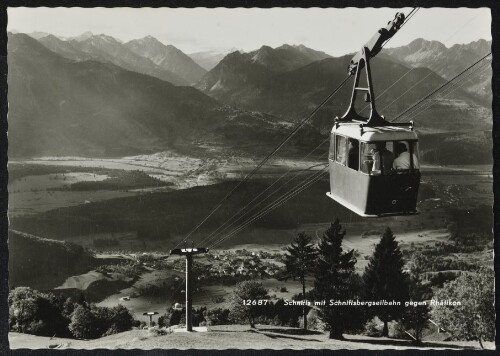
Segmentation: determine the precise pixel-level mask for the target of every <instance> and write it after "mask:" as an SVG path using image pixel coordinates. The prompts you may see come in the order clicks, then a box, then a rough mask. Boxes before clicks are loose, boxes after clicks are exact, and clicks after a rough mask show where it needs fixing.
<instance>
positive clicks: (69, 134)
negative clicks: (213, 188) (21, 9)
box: [7, 34, 281, 157]
mask: <svg viewBox="0 0 500 356" xmlns="http://www.w3.org/2000/svg"><path fill="white" fill-rule="evenodd" d="M8 53H9V55H8V65H9V72H8V79H7V80H8V86H9V92H8V100H9V118H8V119H9V154H10V156H11V157H16V156H18V157H19V156H21V157H30V156H33V155H37V156H40V155H68V154H69V155H80V156H81V155H84V156H106V155H107V156H109V155H120V154H121V155H127V154H134V153H141V152H143V153H151V152H158V151H161V150H165V149H168V148H172V147H174V146H175V145H177V144H182V143H185V142H190V140H200V139H203V140H205V141H207V140H208V141H209V140H213V141H226V142H232V141H234V138H233V136H234V135H228V132H227V130H234V131H237V130H239V129H240V126H241V127H247V126H248V124H249V122H251V123H254V125H256V126H258V127H257V128H256V129H255V132H256V133H257V136H258V138H259V139H262V140H266V137H267V138H268V137H269V135H271V136H275V135H276V132H281V131H280V130H279V125H278V124H276V123H275V121H277V120H275V119H273V118H272V117H270V116H269V115H265V114H261V113H247V112H244V111H241V110H236V109H232V108H228V107H224V106H222V105H221V104H219V103H218V102H217V101H216V100H215V99H213V98H211V97H209V96H207V95H205V94H203V93H202V92H200V91H198V90H196V89H195V88H193V87H189V86H175V85H173V84H171V83H169V82H166V81H163V80H160V79H158V78H155V77H152V76H148V75H144V74H140V73H137V72H133V71H128V70H125V69H123V68H122V67H119V66H117V65H114V64H110V63H103V62H99V61H94V60H85V61H75V60H71V59H68V58H64V57H62V56H60V55H58V54H57V53H54V52H52V51H51V50H49V49H48V48H46V47H45V46H43V45H42V44H41V43H40V42H38V41H36V40H35V39H33V38H31V37H29V36H27V35H25V34H10V35H9V41H8ZM252 136H253V135H247V137H249V138H248V139H250V137H252ZM225 137H228V138H227V139H226V138H225ZM243 140H245V138H243ZM264 143H265V142H264Z"/></svg>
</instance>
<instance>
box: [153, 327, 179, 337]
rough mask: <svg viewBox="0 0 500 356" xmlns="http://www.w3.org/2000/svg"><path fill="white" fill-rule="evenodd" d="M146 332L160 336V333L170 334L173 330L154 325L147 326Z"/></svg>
mask: <svg viewBox="0 0 500 356" xmlns="http://www.w3.org/2000/svg"><path fill="white" fill-rule="evenodd" d="M148 332H149V333H151V334H152V335H153V336H162V335H168V334H171V333H172V332H173V330H172V329H171V328H165V327H159V326H155V327H152V328H149V329H148Z"/></svg>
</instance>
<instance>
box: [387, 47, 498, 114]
mask: <svg viewBox="0 0 500 356" xmlns="http://www.w3.org/2000/svg"><path fill="white" fill-rule="evenodd" d="M490 55H491V52H489V53H488V54H486V55H485V56H483V57H481V59H479V60H477V61H476V62H474V63H473V64H471V65H470V66H468V67H467V68H465V69H464V70H463V71H461V72H460V73H458V74H457V75H455V76H454V77H453V78H452V79H450V80H448V81H446V82H445V83H443V84H442V85H440V86H439V87H438V88H436V89H435V90H433V91H432V92H430V93H429V94H427V95H426V96H424V97H423V98H421V99H420V100H419V101H417V102H416V103H414V104H413V105H412V106H410V107H409V108H408V109H406V110H404V111H403V112H402V113H400V114H399V115H397V116H396V117H395V118H394V119H393V120H392V121H391V122H394V121H396V120H397V119H399V118H400V117H401V116H403V115H405V114H406V113H407V112H409V111H410V110H413V109H414V108H415V107H416V106H417V105H419V104H420V103H421V102H423V101H424V100H426V99H428V98H429V97H431V96H432V95H433V94H435V93H436V92H438V91H439V90H441V89H443V88H445V87H446V86H448V85H450V84H451V83H452V82H453V81H454V80H455V79H457V78H459V77H460V76H462V75H463V74H464V73H465V72H467V71H469V70H470V69H471V68H472V67H474V66H476V65H477V64H478V63H480V62H481V61H483V60H484V59H485V58H486V57H488V56H490Z"/></svg>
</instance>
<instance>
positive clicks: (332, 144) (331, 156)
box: [328, 134, 335, 161]
mask: <svg viewBox="0 0 500 356" xmlns="http://www.w3.org/2000/svg"><path fill="white" fill-rule="evenodd" d="M328 159H329V160H331V161H334V160H335V135H334V134H331V137H330V151H329V152H328Z"/></svg>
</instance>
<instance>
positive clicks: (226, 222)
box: [200, 137, 330, 245]
mask: <svg viewBox="0 0 500 356" xmlns="http://www.w3.org/2000/svg"><path fill="white" fill-rule="evenodd" d="M329 139H330V138H329V137H327V138H326V139H325V140H324V141H322V142H321V143H320V144H319V145H318V146H316V147H315V148H314V149H313V150H312V151H311V152H309V153H308V154H307V155H305V156H304V157H302V158H301V159H300V160H299V161H304V160H305V159H307V158H308V157H309V156H310V155H311V154H312V153H313V152H314V151H316V150H317V149H318V148H320V147H321V146H322V145H324V144H325V143H327V142H328V141H329ZM321 156H323V153H322V154H321ZM318 158H320V157H318ZM312 167H314V166H311V167H308V168H306V169H305V170H309V169H310V168H312ZM305 170H302V171H299V172H298V173H301V172H303V171H305ZM292 171H293V168H290V169H288V171H286V172H285V173H283V174H282V175H281V176H280V177H278V178H277V179H276V180H275V181H274V182H273V183H272V184H271V185H270V186H268V187H267V188H266V189H264V190H263V191H262V192H261V193H260V194H259V195H257V196H256V197H255V198H253V199H252V200H251V201H250V202H249V203H247V204H246V205H245V206H244V207H242V208H241V209H240V210H238V211H237V212H236V213H235V214H233V216H231V218H229V219H228V220H226V221H225V222H224V224H222V225H220V226H219V227H218V228H217V229H216V230H214V231H213V232H212V233H211V234H210V235H209V236H207V237H206V238H205V239H203V240H202V241H201V242H200V244H201V245H203V244H204V243H205V242H206V241H209V240H210V239H212V237H213V236H214V235H215V234H217V233H218V232H219V231H220V230H221V229H224V228H225V227H226V226H227V225H228V224H232V223H233V222H234V219H235V217H236V216H237V215H238V214H240V213H241V212H242V211H243V210H245V209H246V208H247V207H248V206H249V205H250V204H252V203H253V202H254V201H256V200H257V199H258V198H260V197H261V196H262V195H263V194H264V193H265V192H267V191H268V190H269V189H271V188H272V187H273V186H274V185H276V184H277V183H278V182H279V181H280V180H281V179H283V178H284V177H285V176H286V175H288V174H289V173H290V172H292ZM298 173H297V174H298ZM295 176H296V175H295ZM286 183H287V182H286ZM286 183H285V184H286ZM261 203H262V201H261V202H259V203H258V204H261Z"/></svg>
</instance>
